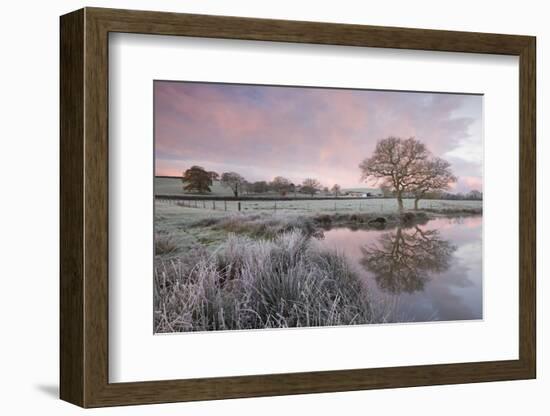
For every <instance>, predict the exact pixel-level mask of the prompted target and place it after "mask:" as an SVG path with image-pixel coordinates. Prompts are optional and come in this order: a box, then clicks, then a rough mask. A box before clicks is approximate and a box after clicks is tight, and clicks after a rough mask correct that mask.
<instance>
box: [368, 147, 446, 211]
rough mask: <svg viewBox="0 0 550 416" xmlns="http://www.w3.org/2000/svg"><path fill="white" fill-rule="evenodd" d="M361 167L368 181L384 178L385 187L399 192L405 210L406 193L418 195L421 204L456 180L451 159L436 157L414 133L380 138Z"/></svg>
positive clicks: (399, 200) (398, 202) (400, 207)
mask: <svg viewBox="0 0 550 416" xmlns="http://www.w3.org/2000/svg"><path fill="white" fill-rule="evenodd" d="M359 168H360V169H361V178H362V179H363V180H364V181H369V180H375V181H377V182H378V181H382V184H381V185H382V188H383V189H384V188H387V189H388V190H389V191H391V192H392V193H393V194H395V197H396V198H397V204H398V207H399V211H401V212H402V211H403V198H404V196H405V195H406V194H412V195H414V197H415V207H417V206H418V200H419V199H420V198H422V197H423V196H424V195H425V194H426V193H428V192H432V191H437V190H442V189H446V187H447V186H448V184H449V182H453V181H456V178H455V177H454V176H453V175H452V173H451V171H450V165H449V163H448V162H446V161H444V160H443V159H439V158H433V157H432V155H431V153H430V152H429V151H428V149H427V148H426V146H425V145H424V143H422V142H420V141H419V140H416V139H415V138H414V137H411V138H409V139H401V138H398V137H388V138H386V139H383V140H380V141H379V142H378V143H377V144H376V148H375V150H374V153H373V155H372V156H371V157H370V158H367V159H365V160H363V161H362V162H361V163H360V164H359Z"/></svg>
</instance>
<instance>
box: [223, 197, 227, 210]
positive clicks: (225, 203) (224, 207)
mask: <svg viewBox="0 0 550 416" xmlns="http://www.w3.org/2000/svg"><path fill="white" fill-rule="evenodd" d="M223 209H224V211H227V201H226V200H225V199H224V200H223Z"/></svg>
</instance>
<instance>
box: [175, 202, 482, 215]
mask: <svg viewBox="0 0 550 416" xmlns="http://www.w3.org/2000/svg"><path fill="white" fill-rule="evenodd" d="M403 202H404V206H405V209H409V210H412V209H413V208H414V200H412V199H405V200H404V201H403ZM173 203H174V204H175V203H176V202H175V201H174V202H173ZM178 203H179V204H181V205H182V206H186V207H188V208H192V209H200V210H207V211H218V212H225V211H226V210H227V212H237V211H238V207H239V202H237V201H226V202H224V201H215V202H213V201H211V200H210V201H209V200H205V201H185V202H183V201H180V202H178ZM240 205H241V212H259V211H266V212H270V213H330V212H344V213H350V212H362V213H371V214H381V215H382V214H392V213H397V212H398V207H397V201H396V200H395V198H388V199H385V198H356V199H334V200H319V199H303V200H286V201H285V200H277V201H254V200H246V201H240ZM481 208H482V201H453V200H435V199H433V200H420V201H419V209H420V210H433V211H445V210H462V209H468V210H469V209H476V210H481Z"/></svg>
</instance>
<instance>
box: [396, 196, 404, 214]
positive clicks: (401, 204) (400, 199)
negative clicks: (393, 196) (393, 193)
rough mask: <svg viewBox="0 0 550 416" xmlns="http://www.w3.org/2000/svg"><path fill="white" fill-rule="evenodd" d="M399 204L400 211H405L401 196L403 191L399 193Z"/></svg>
mask: <svg viewBox="0 0 550 416" xmlns="http://www.w3.org/2000/svg"><path fill="white" fill-rule="evenodd" d="M397 206H398V208H399V212H403V198H402V197H401V192H398V193H397Z"/></svg>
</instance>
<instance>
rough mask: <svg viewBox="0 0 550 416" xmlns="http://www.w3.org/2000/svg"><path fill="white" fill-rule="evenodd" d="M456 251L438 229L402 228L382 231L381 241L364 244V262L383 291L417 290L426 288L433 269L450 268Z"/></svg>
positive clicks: (397, 292) (443, 269)
mask: <svg viewBox="0 0 550 416" xmlns="http://www.w3.org/2000/svg"><path fill="white" fill-rule="evenodd" d="M455 250H456V247H455V246H453V245H452V244H450V243H449V241H447V240H444V239H442V238H441V236H440V233H439V231H437V230H422V229H420V228H419V227H418V226H415V227H412V228H406V229H405V228H402V227H398V228H397V229H396V230H395V231H391V232H388V233H384V234H382V235H381V236H380V237H379V239H378V241H377V243H375V244H371V245H368V246H365V247H362V248H361V251H362V253H363V258H362V259H361V260H360V263H361V265H362V266H363V267H365V269H366V270H368V271H370V272H371V273H373V274H374V278H375V279H376V282H377V284H378V287H379V288H380V289H381V290H384V291H386V292H389V293H392V294H399V293H403V292H406V293H413V292H416V291H422V290H424V284H425V283H426V282H427V281H428V280H429V273H430V272H437V273H440V272H443V271H445V270H447V269H448V268H449V263H450V260H451V257H452V254H453V253H454V252H455Z"/></svg>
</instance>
